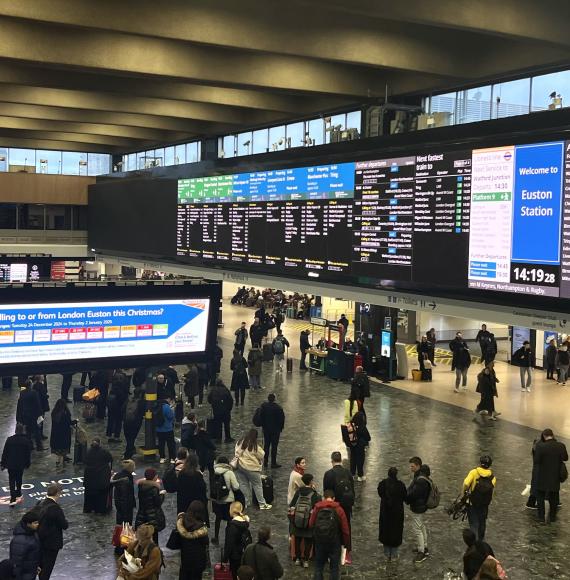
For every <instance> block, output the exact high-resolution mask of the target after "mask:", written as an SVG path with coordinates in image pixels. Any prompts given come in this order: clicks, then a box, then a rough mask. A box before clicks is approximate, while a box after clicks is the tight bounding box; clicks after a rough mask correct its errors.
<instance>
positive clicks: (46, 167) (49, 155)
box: [36, 149, 61, 174]
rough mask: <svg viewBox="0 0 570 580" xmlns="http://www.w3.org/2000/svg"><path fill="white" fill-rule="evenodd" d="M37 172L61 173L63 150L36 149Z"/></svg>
mask: <svg viewBox="0 0 570 580" xmlns="http://www.w3.org/2000/svg"><path fill="white" fill-rule="evenodd" d="M36 173H52V174H60V173H61V151H44V150H41V149H39V150H37V151H36Z"/></svg>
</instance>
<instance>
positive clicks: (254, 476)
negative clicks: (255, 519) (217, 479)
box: [235, 466, 266, 507]
mask: <svg viewBox="0 0 570 580" xmlns="http://www.w3.org/2000/svg"><path fill="white" fill-rule="evenodd" d="M235 473H236V478H237V480H238V483H239V488H240V489H241V491H243V495H244V496H245V503H246V504H247V505H248V506H250V505H251V492H252V490H253V493H254V494H255V497H256V499H257V503H258V504H259V506H260V507H261V506H264V505H265V503H266V502H265V498H264V497H263V486H262V485H261V472H260V471H249V470H248V469H242V468H241V467H239V466H238V468H237V469H236V472H235Z"/></svg>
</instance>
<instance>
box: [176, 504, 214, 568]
mask: <svg viewBox="0 0 570 580" xmlns="http://www.w3.org/2000/svg"><path fill="white" fill-rule="evenodd" d="M176 529H177V530H178V533H179V534H180V577H183V576H184V575H185V574H189V573H190V572H191V571H192V572H203V571H204V570H205V569H206V566H207V565H208V543H209V542H208V528H207V527H206V525H205V524H204V523H202V522H201V525H200V526H198V527H195V528H194V529H190V530H187V529H186V527H185V526H184V514H178V519H177V520H176Z"/></svg>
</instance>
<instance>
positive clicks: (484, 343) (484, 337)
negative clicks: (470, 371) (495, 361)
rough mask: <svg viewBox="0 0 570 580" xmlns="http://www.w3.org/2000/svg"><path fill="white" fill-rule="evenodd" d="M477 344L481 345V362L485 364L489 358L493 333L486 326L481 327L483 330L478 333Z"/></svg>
mask: <svg viewBox="0 0 570 580" xmlns="http://www.w3.org/2000/svg"><path fill="white" fill-rule="evenodd" d="M475 342H477V343H479V346H480V347H481V361H482V362H483V361H484V360H485V358H486V356H487V347H488V346H489V343H490V342H491V333H490V332H489V331H488V330H487V325H486V324H482V325H481V330H479V332H478V333H477V336H476V337H475Z"/></svg>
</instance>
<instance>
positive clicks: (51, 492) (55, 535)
mask: <svg viewBox="0 0 570 580" xmlns="http://www.w3.org/2000/svg"><path fill="white" fill-rule="evenodd" d="M62 492H63V488H62V487H61V485H60V484H59V483H51V484H50V485H48V488H47V497H46V499H44V500H43V501H42V502H40V504H39V509H40V527H39V530H38V533H39V536H40V542H41V545H42V565H41V569H42V571H41V572H40V580H49V578H50V577H51V573H52V571H53V568H54V566H55V561H56V560H57V554H58V553H59V551H60V550H61V549H62V548H63V530H67V528H68V527H69V524H68V523H67V520H66V519H65V514H64V513H63V510H62V509H61V507H60V506H59V503H58V502H59V499H60V498H61V494H62Z"/></svg>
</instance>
